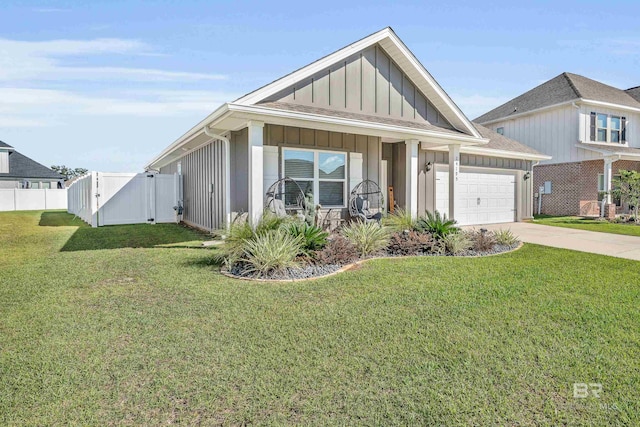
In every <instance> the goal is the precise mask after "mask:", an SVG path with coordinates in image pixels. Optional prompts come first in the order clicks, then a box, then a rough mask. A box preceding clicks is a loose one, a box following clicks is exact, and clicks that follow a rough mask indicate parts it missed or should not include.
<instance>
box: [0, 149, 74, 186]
mask: <svg viewBox="0 0 640 427" xmlns="http://www.w3.org/2000/svg"><path fill="white" fill-rule="evenodd" d="M59 185H64V177H63V176H62V175H60V174H59V173H57V172H54V171H52V170H51V169H49V168H48V167H46V166H44V165H41V164H40V163H38V162H36V161H35V160H32V159H30V158H29V157H27V156H25V155H24V154H21V153H19V152H17V151H16V150H15V149H14V148H13V147H12V146H10V145H9V144H7V143H4V142H2V141H0V188H57V187H58V186H59Z"/></svg>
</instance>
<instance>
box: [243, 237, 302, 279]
mask: <svg viewBox="0 0 640 427" xmlns="http://www.w3.org/2000/svg"><path fill="white" fill-rule="evenodd" d="M302 245H303V238H302V236H292V235H291V234H289V233H288V232H287V231H286V230H284V229H281V228H280V229H277V230H268V231H265V232H264V234H261V235H258V236H256V237H255V238H254V239H251V240H247V241H246V242H245V247H244V251H243V252H244V259H243V263H244V264H245V266H246V270H245V271H247V272H248V273H255V274H256V275H265V274H268V273H270V272H273V271H279V270H283V269H285V268H290V267H297V266H298V262H297V261H296V257H297V256H298V254H299V253H300V251H301V249H302Z"/></svg>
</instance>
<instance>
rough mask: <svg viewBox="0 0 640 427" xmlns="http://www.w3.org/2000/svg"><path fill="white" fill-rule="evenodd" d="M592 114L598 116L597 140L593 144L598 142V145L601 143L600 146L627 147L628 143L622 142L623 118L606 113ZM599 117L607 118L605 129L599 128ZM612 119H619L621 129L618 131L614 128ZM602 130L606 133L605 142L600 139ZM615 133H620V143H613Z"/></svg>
mask: <svg viewBox="0 0 640 427" xmlns="http://www.w3.org/2000/svg"><path fill="white" fill-rule="evenodd" d="M592 113H595V115H596V132H595V140H594V141H592V142H596V143H600V144H619V145H626V144H627V143H626V142H622V134H623V131H624V130H623V129H622V116H621V115H618V114H606V113H599V112H597V111H592ZM599 116H605V117H606V120H605V127H599V126H598V117H599ZM611 119H618V122H619V123H620V127H619V128H618V129H613V126H612V121H611ZM600 130H604V132H605V139H604V141H601V140H599V139H598V134H599V132H598V131H600ZM613 132H618V141H613V138H612V137H611V135H612V133H613Z"/></svg>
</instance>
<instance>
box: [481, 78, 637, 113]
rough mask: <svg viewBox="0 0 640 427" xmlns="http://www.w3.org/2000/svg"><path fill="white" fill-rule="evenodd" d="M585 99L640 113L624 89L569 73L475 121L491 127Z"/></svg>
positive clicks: (632, 98)
mask: <svg viewBox="0 0 640 427" xmlns="http://www.w3.org/2000/svg"><path fill="white" fill-rule="evenodd" d="M630 90H631V89H630ZM581 99H582V100H589V101H599V102H606V103H610V104H617V105H622V106H625V107H632V108H638V109H640V102H639V101H638V100H637V99H635V98H634V97H633V96H631V94H630V93H628V92H625V91H624V90H622V89H618V88H615V87H613V86H609V85H606V84H604V83H601V82H598V81H596V80H593V79H589V78H587V77H584V76H580V75H578V74H572V73H566V72H565V73H562V74H560V75H559V76H556V77H554V78H552V79H551V80H549V81H546V82H544V83H542V84H541V85H539V86H536V87H535V88H533V89H531V90H530V91H528V92H525V93H523V94H522V95H520V96H518V97H516V98H513V99H512V100H510V101H507V102H505V103H504V104H502V105H501V106H499V107H497V108H494V109H493V110H491V111H489V112H487V113H485V114H483V115H481V116H480V117H478V118H476V119H475V120H474V121H475V122H478V123H488V122H491V121H495V120H499V119H504V118H508V117H509V116H513V115H516V114H522V113H526V112H529V111H533V110H538V109H540V108H545V107H550V106H553V105H557V104H562V103H565V102H570V101H577V100H581Z"/></svg>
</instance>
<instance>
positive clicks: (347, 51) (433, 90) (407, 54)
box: [233, 27, 480, 138]
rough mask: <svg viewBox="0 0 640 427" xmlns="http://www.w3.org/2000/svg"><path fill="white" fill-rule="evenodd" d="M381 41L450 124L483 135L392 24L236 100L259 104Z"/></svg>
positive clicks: (248, 103)
mask: <svg viewBox="0 0 640 427" xmlns="http://www.w3.org/2000/svg"><path fill="white" fill-rule="evenodd" d="M375 44H378V45H379V46H380V47H382V49H384V51H385V52H386V53H387V54H388V55H389V56H390V57H391V59H392V60H393V61H394V62H395V63H396V64H397V65H398V67H399V68H400V69H401V70H402V71H403V72H404V73H405V74H406V75H407V76H408V77H409V78H410V79H411V81H412V82H413V83H414V84H415V85H416V87H417V88H418V89H419V90H420V91H421V92H422V93H423V94H424V95H425V96H426V97H427V98H428V99H429V101H430V102H431V103H432V104H433V105H434V106H435V108H436V109H437V110H438V111H439V112H440V113H441V114H442V115H443V116H444V117H445V118H446V119H447V121H448V122H449V123H451V125H452V126H453V127H455V128H456V129H457V130H459V131H460V132H462V133H465V134H468V135H471V136H474V137H477V138H479V137H480V135H479V134H478V132H477V130H476V129H475V127H474V126H473V124H472V123H471V121H470V120H469V119H468V118H467V117H466V116H465V115H464V113H463V112H462V110H460V108H459V107H458V106H457V105H456V104H455V103H454V102H453V100H452V99H451V98H450V97H449V95H448V94H447V93H446V92H445V91H444V90H443V89H442V87H441V86H440V85H439V84H438V82H436V80H435V79H434V78H433V76H432V75H431V74H430V73H429V72H428V71H427V70H426V68H425V67H424V66H423V65H422V64H421V63H420V61H418V59H417V58H416V57H415V55H414V54H413V53H412V52H411V51H410V50H409V48H407V46H406V45H405V44H404V43H403V42H402V40H400V38H399V37H398V36H397V35H396V33H395V32H394V31H393V29H392V28H391V27H386V28H383V29H382V30H380V31H378V32H376V33H373V34H371V35H369V36H367V37H365V38H363V39H360V40H358V41H357V42H355V43H352V44H350V45H348V46H346V47H344V48H342V49H339V50H337V51H335V52H333V53H331V54H329V55H327V56H325V57H323V58H321V59H319V60H317V61H315V62H312V63H311V64H309V65H306V66H304V67H302V68H300V69H298V70H296V71H294V72H292V73H289V74H287V75H286V76H284V77H281V78H280V79H277V80H275V81H273V82H271V83H269V84H268V85H266V86H263V87H261V88H259V89H257V90H255V91H253V92H250V93H248V94H246V95H244V96H242V97H240V98H238V99H237V100H235V101H234V102H233V104H239V105H255V104H258V103H260V102H261V101H265V100H266V99H267V98H269V97H270V96H273V95H275V94H277V93H278V92H280V91H282V90H283V89H286V88H288V87H290V86H292V85H294V84H296V83H297V82H299V81H301V80H304V79H306V78H309V77H311V76H313V75H314V74H315V73H317V72H319V71H322V70H323V69H325V68H327V67H329V66H332V65H334V64H335V63H337V62H340V61H342V60H344V59H347V58H348V57H350V56H351V55H353V54H354V53H357V52H358V51H361V50H363V49H366V48H367V47H370V46H374V45H375Z"/></svg>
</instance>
